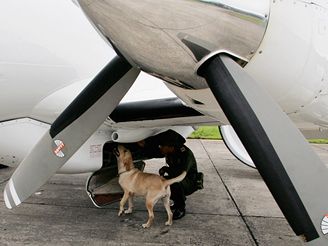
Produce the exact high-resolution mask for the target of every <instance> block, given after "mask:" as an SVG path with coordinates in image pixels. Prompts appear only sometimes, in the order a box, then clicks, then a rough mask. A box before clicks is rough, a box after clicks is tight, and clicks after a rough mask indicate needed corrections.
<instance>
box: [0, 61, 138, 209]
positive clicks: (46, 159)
mask: <svg viewBox="0 0 328 246" xmlns="http://www.w3.org/2000/svg"><path fill="white" fill-rule="evenodd" d="M139 72H140V70H139V69H137V68H135V67H132V66H131V65H130V64H129V63H128V62H127V61H126V60H125V59H124V58H122V57H119V56H117V57H115V58H114V59H113V60H112V61H111V62H109V63H108V64H107V65H106V66H105V67H104V68H103V69H102V70H101V71H100V73H99V74H98V75H97V76H96V77H95V78H94V79H93V80H92V81H91V82H90V84H89V85H88V86H87V87H86V88H85V89H84V90H83V91H82V92H81V93H80V94H79V95H78V96H77V97H76V98H75V99H74V101H73V102H72V103H71V104H70V105H69V106H68V107H67V108H66V109H65V110H64V111H63V112H62V113H61V114H60V115H59V116H58V118H57V119H56V120H55V121H54V123H53V124H52V125H51V128H50V130H49V131H48V132H46V133H45V134H44V136H43V137H42V138H41V139H40V141H39V142H38V143H37V144H36V145H35V146H34V148H33V149H32V150H31V152H30V153H29V154H28V155H27V156H26V158H25V159H24V160H23V161H22V163H21V164H20V165H19V166H18V167H17V169H16V170H15V172H14V173H13V175H12V176H11V178H10V180H9V181H8V183H7V184H6V187H5V190H4V199H5V204H6V206H7V207H8V208H13V207H15V206H17V205H19V204H20V203H22V202H23V201H24V200H25V199H27V198H28V197H29V196H30V195H32V194H33V193H34V192H36V191H37V190H38V189H39V188H40V186H42V185H43V184H44V183H45V182H46V181H47V180H48V179H49V178H50V177H51V176H52V175H53V174H54V173H55V172H56V171H57V170H58V169H59V168H60V167H62V166H63V165H64V164H65V163H66V162H67V160H68V159H69V158H70V157H71V156H72V155H73V154H74V153H75V152H76V151H77V150H78V149H79V147H80V146H81V145H82V144H83V143H84V142H85V141H86V140H87V139H88V138H89V137H90V136H91V135H92V134H93V133H94V132H95V131H96V130H97V129H98V128H99V126H100V125H101V124H102V123H103V122H104V121H105V120H106V117H107V116H108V115H109V114H110V113H111V112H112V111H113V110H114V109H115V107H116V106H117V105H118V103H119V102H120V100H121V99H122V98H123V96H124V95H125V94H126V92H127V91H128V90H129V88H130V87H131V86H132V84H133V83H134V81H135V80H136V78H137V77H138V74H139Z"/></svg>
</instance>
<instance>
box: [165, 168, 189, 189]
mask: <svg viewBox="0 0 328 246" xmlns="http://www.w3.org/2000/svg"><path fill="white" fill-rule="evenodd" d="M186 175H187V172H186V171H183V172H182V173H181V174H180V175H179V176H178V177H175V178H173V179H168V180H165V186H168V185H171V184H173V183H177V182H181V181H182V180H183V179H184V178H185V177H186Z"/></svg>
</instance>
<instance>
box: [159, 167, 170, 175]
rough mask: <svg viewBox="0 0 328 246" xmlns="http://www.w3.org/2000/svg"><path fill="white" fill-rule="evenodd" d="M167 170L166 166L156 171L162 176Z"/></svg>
mask: <svg viewBox="0 0 328 246" xmlns="http://www.w3.org/2000/svg"><path fill="white" fill-rule="evenodd" d="M168 169H169V168H168V167H167V166H163V167H161V168H160V169H159V170H158V172H159V175H161V176H164V175H165V173H168Z"/></svg>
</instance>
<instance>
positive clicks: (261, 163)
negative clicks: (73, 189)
mask: <svg viewBox="0 0 328 246" xmlns="http://www.w3.org/2000/svg"><path fill="white" fill-rule="evenodd" d="M35 2H37V4H38V5H39V6H44V5H46V4H48V1H41V0H39V1H35ZM45 2H47V3H45ZM49 2H50V1H49ZM58 2H59V3H57V1H56V2H53V3H52V4H56V6H51V5H47V8H49V9H50V8H51V7H53V8H52V10H59V8H60V7H58V6H60V4H63V6H62V8H60V12H59V13H60V14H57V15H53V13H51V14H50V12H49V13H46V12H45V15H42V14H43V13H41V12H40V11H39V7H38V8H34V9H33V8H30V10H31V11H22V12H21V14H22V15H23V16H21V17H20V18H22V19H23V17H24V15H28V16H25V17H26V20H28V19H30V18H32V19H34V21H35V23H34V25H39V28H36V29H37V30H38V33H36V34H35V35H39V36H40V37H41V38H44V39H46V38H49V37H48V35H43V34H42V33H41V32H43V31H45V30H50V31H54V36H53V37H52V38H50V39H49V40H46V41H45V43H46V44H47V45H50V44H51V43H52V42H53V44H56V45H58V46H57V47H54V46H39V45H36V44H35V43H31V42H29V41H30V40H29V39H28V37H30V35H31V34H30V33H29V32H28V31H27V33H24V32H23V33H20V35H19V36H18V37H17V36H15V35H13V34H11V33H10V30H11V27H6V28H4V27H0V28H1V29H0V32H2V33H4V32H8V35H5V39H4V41H3V40H1V41H0V42H6V38H8V39H9V41H10V42H9V43H10V44H12V43H11V42H12V41H13V40H15V42H19V47H20V48H19V49H18V48H17V52H23V51H24V52H30V54H29V55H28V54H27V57H30V58H31V57H33V56H32V55H31V54H35V53H36V54H39V53H44V54H47V56H46V57H37V56H35V57H33V59H34V60H28V61H27V62H26V61H24V59H22V55H21V54H20V53H19V55H17V56H15V55H13V54H12V52H10V54H7V55H6V56H5V57H6V59H7V60H5V61H4V62H1V63H0V65H1V67H3V68H5V69H7V70H6V72H5V73H3V74H5V75H6V76H7V75H11V76H12V77H11V78H10V79H7V78H6V77H5V78H3V77H0V87H1V88H3V87H4V86H8V81H10V82H12V81H17V84H15V85H12V84H11V85H10V86H8V87H7V88H8V90H1V94H2V95H1V99H0V100H1V103H2V104H1V105H8V107H7V108H1V110H0V117H1V118H0V119H1V121H2V122H3V123H2V125H1V126H2V127H3V129H4V131H3V132H0V134H1V135H2V134H5V132H6V133H7V132H10V131H9V129H11V128H10V127H11V126H12V130H11V132H10V134H15V133H16V135H8V136H11V139H12V140H11V141H12V142H13V143H14V145H13V147H12V148H11V150H10V149H6V150H4V151H6V152H3V153H4V155H5V157H4V158H3V159H4V160H5V159H6V158H8V159H9V161H8V162H6V163H5V164H9V163H10V162H12V163H13V164H16V165H17V164H18V163H20V164H19V166H18V167H17V169H16V171H15V173H14V174H13V175H12V177H11V179H10V180H9V182H8V184H7V186H6V188H5V192H4V196H5V201H6V205H7V206H8V207H10V208H12V207H15V206H17V205H19V204H20V203H21V202H23V201H24V200H25V199H26V198H28V197H29V196H30V195H31V194H33V193H34V192H35V191H37V190H38V188H39V187H40V186H41V185H42V184H44V183H45V182H46V181H47V180H48V179H49V178H50V177H51V176H52V175H53V174H54V173H55V172H57V171H58V170H59V169H60V168H61V169H60V170H65V168H67V169H66V170H68V169H70V168H72V169H71V170H72V172H76V171H81V169H82V166H83V164H82V163H81V160H85V163H86V164H85V165H86V166H88V165H93V166H92V169H91V168H89V169H87V168H85V171H94V170H96V169H99V168H102V167H103V163H102V162H99V160H100V159H99V156H101V155H102V154H104V153H105V152H106V144H105V143H107V142H108V141H110V140H113V137H115V138H116V136H119V135H113V137H110V136H109V135H108V134H106V133H107V132H108V131H109V130H108V129H111V131H112V130H113V129H115V128H117V129H124V130H125V133H127V134H123V136H129V134H131V133H132V132H135V130H134V129H136V128H140V127H142V128H146V129H147V130H146V132H147V133H144V131H140V132H143V134H142V136H140V135H139V136H138V137H136V138H134V139H126V140H127V141H137V140H140V139H142V138H144V137H147V136H151V135H153V134H155V133H156V132H154V131H153V129H154V128H156V131H158V129H163V127H170V126H177V125H199V124H202V123H217V124H218V125H220V126H222V125H230V124H231V126H232V127H221V132H222V135H223V137H224V140H225V142H226V143H227V146H229V148H230V150H231V151H232V152H233V153H234V154H236V155H237V156H241V157H245V158H244V161H245V162H246V163H248V164H251V163H254V164H255V166H256V167H257V169H258V171H259V173H260V174H261V176H262V177H263V180H264V181H265V182H266V184H267V186H268V187H269V189H270V191H271V193H272V195H273V197H274V198H275V200H276V202H277V204H278V205H279V207H280V208H281V210H282V212H283V213H284V215H285V217H286V219H287V220H288V222H289V223H290V226H291V227H292V229H293V230H294V231H295V233H296V234H297V235H300V236H302V237H303V238H304V240H305V241H307V242H308V243H309V244H310V245H326V244H327V236H328V224H327V221H328V215H327V214H328V199H327V197H328V191H327V189H325V180H328V173H327V167H326V166H325V165H324V163H322V162H321V161H320V159H319V158H318V157H317V156H316V154H315V153H314V152H313V150H312V149H311V147H310V146H309V144H308V143H307V141H306V140H305V138H304V136H306V137H314V136H316V137H317V136H320V137H327V126H328V117H327V116H328V109H327V105H328V97H327V92H328V84H327V80H328V60H327V59H328V46H327V43H328V3H327V1H325V0H314V1H307V0H294V1H276V0H247V1H238V0H196V1H190V0H181V1H169V0H163V1H147V0H141V1H131V0H126V1H110V0H109V1H98V0H94V1H89V0H79V1H73V3H74V5H73V4H71V5H70V6H69V7H68V5H69V4H68V3H67V2H66V3H65V4H64V3H63V2H60V1H58ZM4 6H5V7H7V9H6V8H5V9H6V10H4V9H3V8H2V9H1V12H4V13H1V14H0V16H1V17H0V20H1V18H6V13H7V14H8V12H7V11H9V10H12V9H13V11H14V12H13V13H17V11H19V10H20V9H24V10H26V9H29V8H28V4H27V3H24V2H23V1H22V2H20V1H17V0H16V1H6V4H5V5H4ZM73 7H74V10H73ZM68 9H70V11H72V12H76V13H78V14H76V15H78V16H79V18H77V19H75V20H70V21H69V22H66V21H65V18H64V20H63V19H61V18H58V16H65V11H67V10H68ZM33 11H34V12H33ZM81 11H83V12H84V13H85V14H86V16H87V17H88V19H89V20H90V21H91V23H92V24H93V26H94V27H95V29H96V30H97V31H98V32H99V34H100V36H101V37H102V38H103V39H104V40H106V42H109V43H110V45H111V46H112V47H114V49H115V51H116V52H117V54H118V56H115V57H114V55H113V53H111V54H110V52H108V56H107V54H106V55H104V53H102V51H100V53H102V55H103V56H101V58H99V57H98V56H97V55H95V53H96V51H95V49H104V50H107V47H106V48H105V47H104V46H105V44H104V42H102V43H101V42H100V41H99V38H98V40H93V41H92V40H91V39H92V38H95V39H97V38H96V36H95V35H94V33H92V31H91V29H89V32H90V33H86V32H84V31H83V33H84V36H83V35H82V36H79V35H78V32H76V33H75V30H74V28H75V29H77V28H80V27H83V28H85V27H86V24H81V23H85V19H83V18H82V16H81V15H80V14H81ZM3 14H4V15H3ZM66 14H67V13H66ZM70 14H71V13H70ZM35 15H36V16H38V17H39V18H35ZM32 16H34V17H32ZM50 16H54V20H53V21H54V24H53V26H47V27H46V26H44V24H43V23H42V21H40V20H44V19H47V18H50ZM7 17H8V16H7ZM70 17H72V19H74V18H75V17H74V16H71V15H70ZM73 17H74V18H73ZM60 20H62V21H65V25H67V29H66V32H65V31H63V30H57V29H56V26H57V25H56V24H57V21H60ZM2 23H5V22H4V21H2ZM20 24H22V23H20ZM23 24H24V23H23ZM47 25H48V24H47ZM69 25H72V26H69ZM71 28H72V29H71ZM27 30H28V29H27ZM56 30H57V33H56ZM67 30H68V31H67ZM71 30H74V33H73V32H72V33H71ZM10 35H12V36H10ZM63 35H68V36H65V38H64V37H63ZM69 35H71V36H69ZM74 36H78V37H87V39H89V38H90V43H89V44H88V43H84V42H86V40H83V42H82V40H80V39H77V40H76V39H74ZM68 40H75V41H72V42H73V44H70V45H68V44H67V43H66V41H68ZM60 41H62V43H60ZM7 42H8V41H7ZM98 43H99V44H98ZM0 45H1V47H0V49H3V48H2V47H6V46H3V44H2V43H0ZM82 45H85V46H84V47H82V48H81V49H80V50H78V51H77V52H73V53H72V54H70V55H68V56H67V57H66V55H67V53H69V52H72V49H71V47H74V46H77V47H78V46H82ZM99 47H102V48H99ZM40 49H42V50H40ZM65 49H66V50H65ZM5 51H6V50H4V54H6V52H5ZM61 52H63V53H61ZM63 54H65V55H64V56H63ZM98 54H99V53H98ZM63 57H65V58H63ZM107 57H108V59H106V58H107ZM23 58H24V56H23ZM83 58H84V59H83ZM90 60H92V61H94V63H92V62H91V63H90ZM100 60H101V62H99V63H98V61H100ZM108 60H110V62H109V63H108V64H107V65H105V63H106V62H107V61H108ZM31 66H36V70H35V69H34V70H33V71H41V72H42V75H43V76H41V77H39V76H38V74H35V73H32V74H31V73H30V70H29V69H30V67H31ZM92 66H95V67H92ZM97 66H98V67H97ZM103 66H104V68H103V69H100V68H101V67H103ZM1 67H0V68H1ZM97 69H99V71H100V70H101V71H100V72H99V73H98V74H97V75H96V76H95V77H94V74H93V72H94V71H95V70H97ZM0 71H1V70H0ZM18 71H19V73H18ZM21 71H22V72H21ZM54 71H55V72H54ZM140 71H144V72H146V73H148V74H151V75H153V76H156V77H158V78H160V79H162V80H164V81H165V84H166V85H167V86H168V88H169V89H170V90H171V91H172V92H173V93H174V94H175V95H177V97H178V98H179V99H181V100H182V101H183V103H181V101H179V99H177V98H173V99H172V100H168V99H165V96H164V100H162V99H158V98H157V95H156V96H155V98H154V100H155V101H152V102H151V104H149V102H148V103H147V104H143V103H142V105H143V107H140V106H141V104H138V103H125V105H124V104H120V105H119V102H120V101H121V99H122V98H123V97H124V95H125V94H126V93H127V91H128V89H129V88H130V87H131V86H132V84H133V83H134V81H135V80H136V79H137V77H138V75H139V73H140ZM24 72H25V73H24ZM47 73H48V74H49V76H44V75H46V74H47ZM0 76H1V74H0ZM20 76H21V77H20ZM61 76H62V77H61ZM88 77H90V78H93V77H94V78H93V79H92V80H91V81H90V82H89V81H88V80H85V79H86V78H88ZM26 78H28V83H25V84H24V83H22V82H21V81H22V79H26ZM40 78H41V79H40ZM44 78H46V81H43V80H44ZM141 82H143V81H141ZM17 88H20V89H19V91H17V90H18V89H17ZM31 89H32V90H33V92H32V93H30V94H29V93H28V92H30V91H31ZM82 89H83V90H82ZM72 91H74V93H75V94H74V96H72ZM4 93H6V95H7V96H5V95H3V94H4ZM28 94H29V96H28ZM8 95H10V96H12V95H17V97H18V98H20V100H19V102H17V100H16V98H17V97H16V96H15V97H14V98H10V96H8ZM73 99H74V100H73ZM2 100H3V101H2ZM154 102H156V103H154ZM158 102H161V103H159V104H157V103H158ZM67 105H68V106H67ZM145 105H146V108H144V106H145ZM134 106H136V107H134ZM157 106H158V108H157ZM154 108H155V110H154ZM172 108H174V109H176V110H177V111H174V110H172ZM152 109H153V111H152ZM164 109H170V110H169V111H165V110H164ZM125 110H127V111H125ZM179 110H180V111H179ZM115 111H116V113H115ZM117 112H119V113H117ZM122 112H123V113H122ZM136 112H137V113H136ZM145 112H146V113H145ZM150 112H152V113H153V112H154V114H151V115H150V114H149V113H150ZM172 112H178V113H177V114H174V115H171V114H170V113H172ZM132 113H133V118H129V117H126V116H130V115H131V114H132ZM135 113H136V114H135ZM117 116H124V117H123V118H121V119H120V118H117ZM125 117H126V118H125ZM10 119H12V120H11V121H10ZM291 120H292V121H294V123H293V122H291ZM104 122H105V123H104ZM50 124H51V125H50ZM295 124H296V125H295ZM35 126H37V127H35ZM296 126H297V127H296ZM32 128H33V129H35V128H38V129H39V130H38V133H37V134H35V135H36V136H37V138H39V136H40V135H42V137H41V138H40V140H39V141H38V142H37V143H36V144H34V143H35V142H36V141H37V139H33V142H29V143H27V142H28V141H27V140H25V139H23V138H24V135H23V134H25V135H26V134H28V133H30V132H32V130H31V129H32ZM41 128H42V129H43V130H40V129H41ZM297 128H299V129H300V130H301V132H302V133H303V134H304V136H303V135H302V133H301V132H300V131H299V130H298V129H297ZM19 129H24V131H23V132H19V131H20V130H19ZM128 129H130V130H131V129H132V131H128ZM138 131H139V129H138ZM149 131H150V133H149ZM123 133H124V131H123ZM30 135H31V134H30ZM16 137H20V138H16ZM17 139H23V140H22V142H21V143H22V146H23V145H24V143H25V144H27V145H28V146H27V147H25V150H24V151H25V152H24V151H22V152H21V155H19V154H13V153H18V152H17V147H18V144H17ZM123 140H124V138H122V141H123ZM118 141H121V140H119V138H118ZM239 141H241V142H239ZM241 143H242V144H241ZM6 144H8V143H3V142H2V143H0V146H5V145H6ZM81 146H82V147H81ZM30 147H31V148H30ZM243 148H245V149H246V150H247V152H248V154H249V156H250V158H249V157H248V155H247V153H246V151H245V150H244V149H243ZM27 149H28V151H27ZM10 151H12V152H10ZM83 155H84V156H83ZM17 156H20V157H22V156H25V158H24V159H23V160H21V158H17ZM76 156H78V157H76ZM96 156H98V159H97V157H96ZM71 157H72V158H71ZM94 157H96V160H97V161H98V162H97V161H95V159H94ZM75 158H77V159H76V160H77V161H76V164H75V165H74V164H70V163H71V162H73V160H74V159H75ZM241 159H243V158H241ZM96 162H97V164H95V163H96ZM70 165H71V166H70ZM69 166H70V168H69ZM73 166H75V168H76V169H75V170H74V169H73ZM86 166H85V167H86ZM100 170H101V169H100ZM309 184H311V185H309Z"/></svg>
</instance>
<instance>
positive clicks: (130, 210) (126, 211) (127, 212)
mask: <svg viewBox="0 0 328 246" xmlns="http://www.w3.org/2000/svg"><path fill="white" fill-rule="evenodd" d="M124 213H125V214H131V213H132V209H127V210H125V211H124Z"/></svg>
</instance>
